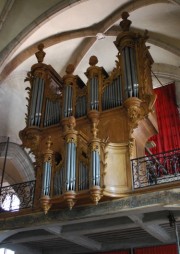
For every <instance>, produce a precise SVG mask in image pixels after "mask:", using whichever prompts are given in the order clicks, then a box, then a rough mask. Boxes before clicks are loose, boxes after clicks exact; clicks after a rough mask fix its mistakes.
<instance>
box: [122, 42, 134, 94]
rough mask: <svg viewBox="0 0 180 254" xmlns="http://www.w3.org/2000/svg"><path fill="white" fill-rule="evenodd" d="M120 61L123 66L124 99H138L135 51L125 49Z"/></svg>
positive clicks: (129, 48)
mask: <svg viewBox="0 0 180 254" xmlns="http://www.w3.org/2000/svg"><path fill="white" fill-rule="evenodd" d="M122 60H123V65H124V81H125V99H127V98H129V97H132V96H133V97H138V81H137V80H138V79H137V69H136V58H135V49H134V48H131V47H125V48H124V49H123V50H122Z"/></svg>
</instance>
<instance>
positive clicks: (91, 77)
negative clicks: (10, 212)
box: [20, 12, 156, 213]
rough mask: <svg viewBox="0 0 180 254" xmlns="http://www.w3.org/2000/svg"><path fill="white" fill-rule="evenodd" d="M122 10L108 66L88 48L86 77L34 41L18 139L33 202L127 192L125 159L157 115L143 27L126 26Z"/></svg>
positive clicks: (81, 201) (56, 203)
mask: <svg viewBox="0 0 180 254" xmlns="http://www.w3.org/2000/svg"><path fill="white" fill-rule="evenodd" d="M128 17H129V14H128V13H127V12H124V13H123V14H122V21H121V22H120V27H121V30H122V31H120V33H119V35H118V36H117V38H116V41H115V42H114V44H115V46H116V48H117V50H118V54H117V59H115V67H114V68H113V70H112V72H111V73H107V72H106V71H105V69H104V68H103V67H99V66H98V58H97V57H96V56H91V57H90V59H89V65H90V66H89V67H88V69H87V71H86V72H85V75H86V77H87V84H84V83H83V81H82V80H81V78H80V77H79V76H77V75H75V74H74V71H75V68H74V66H73V65H72V64H69V65H68V66H67V68H66V74H65V75H64V77H62V78H61V77H60V76H59V74H58V73H57V72H56V71H55V70H54V69H53V67H52V66H50V65H46V64H45V63H43V60H44V57H45V54H46V53H45V52H44V45H43V44H42V43H41V44H40V45H39V46H38V51H37V53H36V54H35V55H36V57H37V61H38V63H36V64H34V65H33V66H32V67H31V71H30V72H29V73H28V75H27V78H26V79H25V81H28V82H29V83H30V87H29V86H28V88H26V91H27V104H28V105H27V114H26V127H25V128H24V130H22V131H21V132H20V138H21V140H22V143H23V146H24V147H27V148H30V149H31V152H32V153H33V154H34V156H35V158H36V163H35V164H36V165H35V171H36V181H37V183H36V193H35V209H37V210H38V209H43V210H44V212H45V213H47V212H48V210H49V209H61V208H65V207H69V209H72V208H73V207H74V206H78V205H86V204H90V203H92V204H98V202H102V201H105V200H109V199H113V198H121V197H124V196H127V195H131V194H132V174H131V167H130V159H131V158H133V157H134V156H136V155H137V154H138V156H143V155H144V154H143V153H144V147H145V144H146V141H147V140H148V138H149V137H150V136H152V135H154V134H155V132H156V130H155V128H152V126H155V124H154V123H155V122H156V119H155V117H154V102H155V96H154V93H153V89H152V81H151V65H152V63H153V60H152V58H151V56H150V54H149V51H148V48H147V47H146V45H145V42H146V40H147V38H148V37H147V32H145V34H144V35H140V34H136V33H134V32H132V31H131V30H130V25H131V21H130V20H129V19H128ZM105 53H106V52H105ZM108 54H111V52H108ZM107 61H108V56H107ZM147 119H148V120H147ZM152 130H153V131H152ZM39 201H40V202H39Z"/></svg>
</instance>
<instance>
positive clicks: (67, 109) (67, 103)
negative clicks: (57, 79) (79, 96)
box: [64, 85, 73, 117]
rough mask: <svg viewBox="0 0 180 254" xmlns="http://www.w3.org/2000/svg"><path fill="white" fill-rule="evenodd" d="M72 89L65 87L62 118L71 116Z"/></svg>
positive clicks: (68, 86)
mask: <svg viewBox="0 0 180 254" xmlns="http://www.w3.org/2000/svg"><path fill="white" fill-rule="evenodd" d="M72 106H73V88H72V86H71V85H67V86H66V87H65V96H64V117H69V116H71V115H72V109H73V107H72Z"/></svg>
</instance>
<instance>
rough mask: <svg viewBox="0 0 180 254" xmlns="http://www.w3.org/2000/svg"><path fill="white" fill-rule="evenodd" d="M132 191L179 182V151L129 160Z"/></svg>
mask: <svg viewBox="0 0 180 254" xmlns="http://www.w3.org/2000/svg"><path fill="white" fill-rule="evenodd" d="M131 163H132V173H133V187H134V189H138V188H142V187H148V186H152V185H159V184H163V183H170V182H175V181H178V180H180V149H176V150H172V151H167V152H164V153H159V154H155V155H148V156H145V157H141V158H136V159H133V160H131Z"/></svg>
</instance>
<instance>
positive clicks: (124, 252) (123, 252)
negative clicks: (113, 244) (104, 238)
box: [99, 250, 130, 254]
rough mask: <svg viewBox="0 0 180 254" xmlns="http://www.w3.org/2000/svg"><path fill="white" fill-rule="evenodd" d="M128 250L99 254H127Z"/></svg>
mask: <svg viewBox="0 0 180 254" xmlns="http://www.w3.org/2000/svg"><path fill="white" fill-rule="evenodd" d="M129 253H130V252H129V251H128V250H118V251H110V252H101V253H99V254H129Z"/></svg>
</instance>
